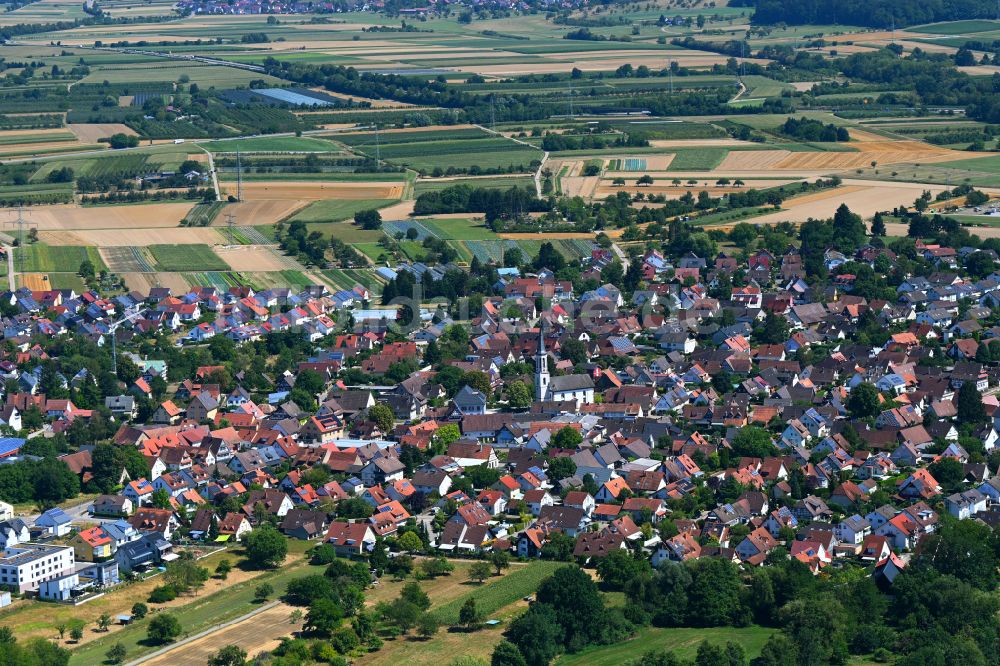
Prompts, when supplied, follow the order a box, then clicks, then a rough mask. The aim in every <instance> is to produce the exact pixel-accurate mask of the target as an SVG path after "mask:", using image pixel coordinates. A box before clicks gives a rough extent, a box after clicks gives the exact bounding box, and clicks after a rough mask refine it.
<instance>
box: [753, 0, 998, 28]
mask: <svg viewBox="0 0 1000 666" xmlns="http://www.w3.org/2000/svg"><path fill="white" fill-rule="evenodd" d="M755 4H756V6H757V11H756V12H755V13H754V17H753V22H754V23H757V24H765V25H772V24H775V23H787V24H789V25H804V24H810V23H811V24H816V25H830V24H834V23H836V24H841V25H860V26H868V27H872V28H889V27H890V26H891V25H892V24H893V22H895V25H896V27H897V28H898V27H904V26H908V25H920V24H921V23H934V22H936V21H958V20H965V19H976V18H995V17H996V12H997V5H996V2H995V0H918V1H917V0H757V2H756V3H755Z"/></svg>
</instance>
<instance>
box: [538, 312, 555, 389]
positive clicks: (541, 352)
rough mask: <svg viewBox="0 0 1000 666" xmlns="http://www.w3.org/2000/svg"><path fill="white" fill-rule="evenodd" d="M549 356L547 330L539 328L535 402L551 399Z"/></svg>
mask: <svg viewBox="0 0 1000 666" xmlns="http://www.w3.org/2000/svg"><path fill="white" fill-rule="evenodd" d="M549 383H550V377H549V355H548V354H546V353H545V328H544V327H542V326H539V327H538V352H537V353H536V354H535V400H537V401H539V402H541V401H543V400H550V399H551V397H552V396H551V391H550V390H549Z"/></svg>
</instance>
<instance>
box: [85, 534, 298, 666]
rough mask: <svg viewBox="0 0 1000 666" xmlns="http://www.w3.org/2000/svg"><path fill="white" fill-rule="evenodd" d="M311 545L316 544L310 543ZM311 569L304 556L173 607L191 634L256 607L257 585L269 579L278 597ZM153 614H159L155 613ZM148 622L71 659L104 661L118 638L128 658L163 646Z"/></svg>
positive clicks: (88, 646) (97, 642) (94, 643)
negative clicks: (153, 641) (149, 633)
mask: <svg viewBox="0 0 1000 666" xmlns="http://www.w3.org/2000/svg"><path fill="white" fill-rule="evenodd" d="M292 543H294V542H292ZM308 545H310V546H311V545H314V544H311V543H309V544H308ZM309 569H310V567H309V565H308V564H307V563H306V562H305V561H304V560H299V561H297V562H295V563H294V564H291V565H285V566H284V567H282V568H280V569H278V570H277V571H273V572H268V573H265V574H263V575H260V576H257V577H255V578H252V579H250V580H247V581H244V582H242V583H238V584H236V585H231V586H229V587H227V588H225V589H224V590H222V591H219V592H216V593H215V594H210V595H206V596H204V597H201V598H196V599H195V600H194V601H192V602H191V603H188V604H185V605H183V606H178V607H177V608H174V609H172V610H171V612H172V613H173V614H174V615H176V616H177V618H178V619H179V620H180V623H181V627H182V628H183V632H184V633H183V634H182V636H190V635H193V634H196V633H198V632H200V631H203V630H205V629H208V628H209V627H212V626H214V625H217V624H221V623H223V622H226V621H227V620H231V619H233V618H236V617H239V616H240V615H244V614H246V613H249V612H250V611H252V610H253V609H254V608H255V607H257V605H258V604H257V603H256V602H255V601H254V589H255V588H256V587H257V586H258V585H260V584H261V583H263V582H267V583H269V584H270V585H271V586H272V587H273V588H274V591H275V594H274V597H278V596H280V595H281V594H283V593H284V591H285V588H286V587H287V586H288V583H289V582H290V581H292V580H294V579H296V578H299V577H301V576H303V575H306V574H307V573H312V572H311V571H309ZM150 617H155V615H151V616H150ZM148 624H149V617H147V618H146V619H143V620H140V621H138V622H136V623H135V624H133V625H131V626H129V627H127V628H124V629H122V630H121V631H116V632H114V633H113V634H111V635H109V636H107V637H103V638H100V639H98V640H95V641H91V642H90V643H87V644H86V645H84V646H83V647H81V648H80V649H79V650H77V651H74V652H73V654H72V656H71V657H70V663H71V664H72V666H91V665H96V664H103V663H104V659H105V657H104V653H105V652H107V650H108V648H109V647H111V645H113V644H114V643H117V642H121V643H122V644H123V645H124V646H125V648H126V649H127V650H128V657H127V659H128V660H133V659H135V658H136V657H138V656H141V655H143V654H146V653H148V652H152V651H154V650H156V649H158V648H159V647H160V646H159V645H149V644H148V643H147V641H146V628H147V626H148Z"/></svg>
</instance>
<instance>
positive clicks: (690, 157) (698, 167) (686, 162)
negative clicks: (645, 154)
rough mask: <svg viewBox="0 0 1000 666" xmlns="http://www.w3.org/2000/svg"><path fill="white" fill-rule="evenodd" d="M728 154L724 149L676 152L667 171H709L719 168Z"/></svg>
mask: <svg viewBox="0 0 1000 666" xmlns="http://www.w3.org/2000/svg"><path fill="white" fill-rule="evenodd" d="M728 154H729V151H728V150H726V149H725V148H699V149H697V150H695V149H690V150H678V151H677V152H676V153H674V159H673V161H671V162H670V166H668V167H667V171H710V170H712V169H714V168H715V167H717V166H719V163H720V162H721V161H722V160H724V159H725V157H726V155H728Z"/></svg>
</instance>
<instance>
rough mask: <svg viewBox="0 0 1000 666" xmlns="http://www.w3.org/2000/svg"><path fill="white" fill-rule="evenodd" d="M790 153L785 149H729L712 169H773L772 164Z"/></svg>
mask: <svg viewBox="0 0 1000 666" xmlns="http://www.w3.org/2000/svg"><path fill="white" fill-rule="evenodd" d="M791 154H792V153H791V152H790V151H787V150H735V151H730V152H729V154H728V155H726V157H725V158H723V160H722V162H720V163H719V166H718V167H716V168H715V169H714V171H762V170H766V169H773V168H774V165H776V164H778V163H779V162H781V161H782V160H784V159H786V158H787V157H788V156H789V155H791Z"/></svg>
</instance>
